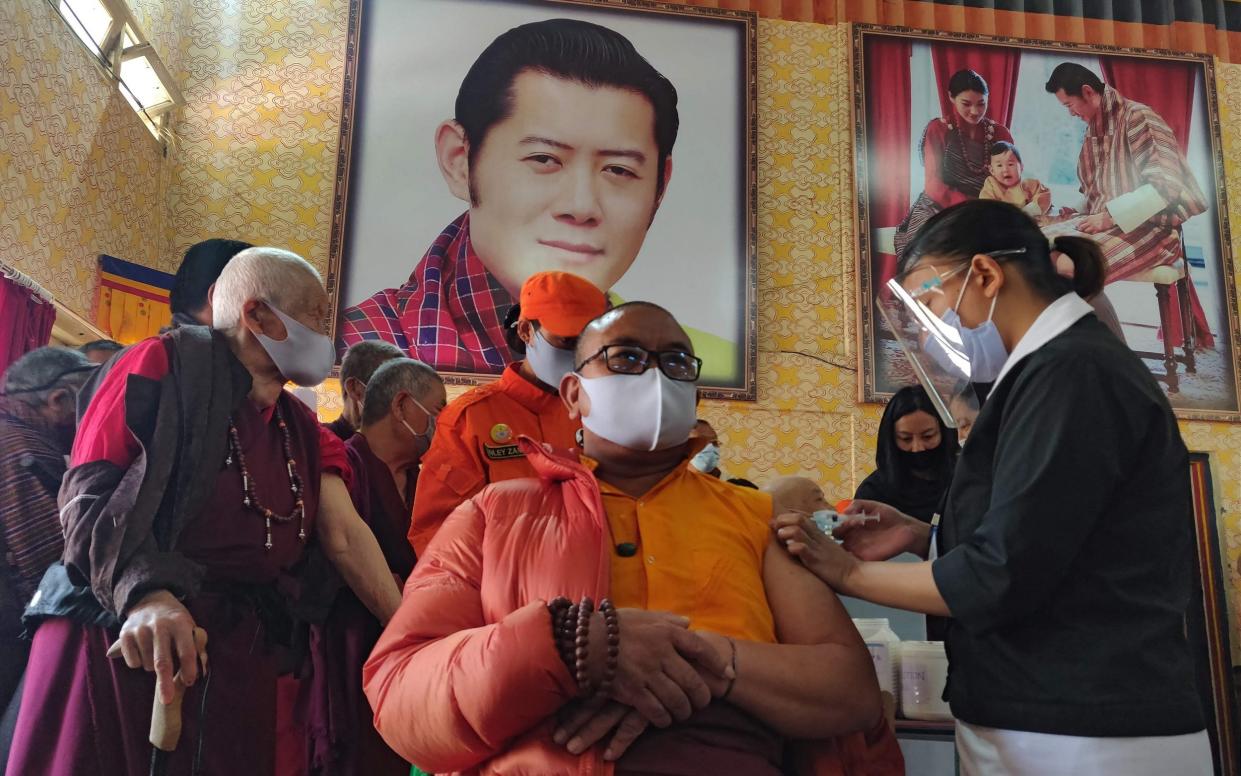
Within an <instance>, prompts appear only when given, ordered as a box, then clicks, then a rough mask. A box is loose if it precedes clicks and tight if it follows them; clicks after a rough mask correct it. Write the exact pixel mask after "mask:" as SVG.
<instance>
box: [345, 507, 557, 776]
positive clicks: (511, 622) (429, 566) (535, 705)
mask: <svg viewBox="0 0 1241 776" xmlns="http://www.w3.org/2000/svg"><path fill="white" fill-rule="evenodd" d="M483 523H484V518H483V515H482V513H481V511H480V510H479V508H478V507H477V506H476V504H475V503H474V501H467V502H465V503H464V504H462V505H461V506H460V507H458V508H457V509H456V510H455V511H454V512H453V513H452V514H451V515H450V516H449V517H448V519H447V520H446V521H445V522H444V525H443V527H441V528H440V530H439V531H438V532H437V533H436V536H435V539H433V540H432V542H431V544H430V545H429V546H428V547H427V550H426V552H425V554H424V555H423V556H422V557H421V558H420V559H419V563H418V565H417V567H416V568H415V569H414V573H413V576H411V577H410V580H409V582H408V583H407V584H406V587H405V596H404V599H403V600H402V601H401V605H400V607H399V608H398V610H397V612H396V616H394V617H393V618H392V622H391V623H390V624H389V625H388V628H387V629H386V630H385V631H384V634H383V635H382V636H381V637H380V639H379V643H378V644H376V646H375V650H374V652H372V653H371V657H370V659H369V660H368V661H367V663H366V667H365V668H364V669H363V675H362V678H363V687H364V689H365V691H366V696H367V698H368V699H369V700H370V703H371V707H372V708H373V709H374V710H375V727H376V729H377V730H378V731H379V733H380V735H382V736H383V738H384V740H385V741H387V742H388V745H389V746H391V747H392V748H393V749H394V750H395V751H396V752H397V753H399V754H400V755H401V756H402V757H404V758H406V759H407V760H410V761H411V762H414V763H417V764H418V766H419V767H421V768H423V769H425V770H428V771H432V772H437V773H443V772H449V771H459V770H464V769H467V768H470V767H472V766H474V765H477V764H478V763H481V762H483V761H485V760H487V759H489V758H490V757H493V756H494V755H496V754H497V753H499V752H501V751H503V750H504V749H505V748H506V747H507V746H508V745H509V743H510V742H511V741H512V739H514V738H516V737H517V736H519V735H521V734H522V733H524V732H526V731H528V730H529V729H530V728H532V727H534V726H535V725H537V724H538V723H540V722H542V721H543V720H545V719H547V718H548V717H549V716H550V715H552V714H553V713H554V712H556V711H557V710H558V709H560V707H562V706H563V705H564V704H565V703H566V702H567V701H569V700H570V699H571V698H572V697H573V696H575V695H576V693H577V686H576V683H575V682H574V680H573V677H572V676H571V675H570V674H569V672H568V669H566V668H565V666H564V663H562V662H561V660H560V657H559V655H558V653H557V652H556V647H555V642H554V641H553V639H552V624H551V615H550V614H549V613H548V610H547V605H546V604H545V603H544V602H532V603H530V604H529V605H527V606H524V607H522V608H520V609H518V610H516V611H514V612H511V613H510V614H508V615H506V616H504V617H503V618H502V619H500V620H499V621H498V622H495V623H491V624H487V623H486V621H485V619H484V617H483V609H482V598H481V595H480V592H479V584H480V582H481V579H482V545H483Z"/></svg>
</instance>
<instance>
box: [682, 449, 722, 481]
mask: <svg viewBox="0 0 1241 776" xmlns="http://www.w3.org/2000/svg"><path fill="white" fill-rule="evenodd" d="M689 465H690V466H693V467H694V468H695V469H697V470H698V471H700V472H702V473H703V474H707V473H709V472H713V471H715V470H716V468H717V467H719V465H720V446H719V445H717V444H716V443H714V442H711V443H709V444H708V445H707V446H706V447H704V448H702V449H701V450H699V451H698V455H695V456H694V457H693V458H691V459H689Z"/></svg>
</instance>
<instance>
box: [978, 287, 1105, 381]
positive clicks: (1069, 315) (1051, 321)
mask: <svg viewBox="0 0 1241 776" xmlns="http://www.w3.org/2000/svg"><path fill="white" fill-rule="evenodd" d="M1092 312H1094V308H1093V307H1091V306H1090V303H1089V302H1087V301H1086V300H1085V299H1082V298H1081V297H1080V296H1078V295H1077V294H1074V293H1068V294H1065V295H1064V296H1062V297H1060V298H1059V299H1057V300H1056V301H1054V302H1052V303H1051V304H1049V305H1047V308H1046V309H1045V310H1043V312H1041V313H1039V316H1038V317H1037V318H1035V319H1034V323H1032V324H1031V325H1030V328H1029V329H1027V330H1026V333H1025V335H1023V336H1022V338H1021V340H1020V341H1019V342H1018V343H1017V346H1016V347H1015V348H1013V352H1012V353H1010V354H1009V356H1008V360H1007V361H1005V362H1004V366H1003V367H1001V368H1000V374H999V376H998V377H996V378H995V383H993V384H992V387H991V390H995V386H997V385H999V384H1000V381H1002V380H1003V379H1004V377H1005V375H1007V374H1008V373H1009V371H1010V370H1011V369H1012V368H1013V367H1015V366H1017V364H1018V363H1019V362H1020V361H1021V360H1022V359H1023V358H1025V357H1026V356H1028V355H1030V354H1031V353H1033V352H1034V351H1036V350H1038V349H1039V348H1041V347H1043V346H1044V345H1046V344H1047V343H1048V342H1051V341H1052V340H1053V339H1055V338H1056V337H1059V336H1060V335H1061V334H1063V333H1064V332H1066V331H1068V329H1069V327H1070V326H1072V325H1073V324H1075V323H1077V322H1078V321H1080V320H1081V319H1082V318H1084V317H1086V316H1087V315H1089V314H1090V313H1092Z"/></svg>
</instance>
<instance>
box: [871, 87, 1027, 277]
mask: <svg viewBox="0 0 1241 776" xmlns="http://www.w3.org/2000/svg"><path fill="white" fill-rule="evenodd" d="M988 93H989V90H988V88H987V82H986V80H985V79H983V77H982V76H980V75H979V74H978V73H976V72H974V71H973V70H958V71H957V72H956V73H953V75H952V78H950V79H949V80H948V97H949V98H950V100H951V104H952V115H951V116H948V117H947V118H935V119H931V121H930V123H929V124H927V125H926V129H924V130H923V131H922V142H921V144H920V145H919V148H920V151H921V155H922V164H923V168H924V169H925V171H926V174H925V179H926V180H925V183H924V184H923V188H922V193H921V194H920V195H918V198H917V199H916V200H915V201H914V203H913V206H912V207H911V208H910V209H909V215H907V216H905V220H904V221H902V222H901V224H900V226H898V227H897V228H896V236H895V238H894V241H895V245H896V255H897V258H898V260H899V259H900V258H901V257H902V256H904V254H905V246H906V245H907V244H908V243H909V241H910V240H911V239H912V238H913V236H914V235H915V234H917V232H918V230H919V229H921V228H922V225H923V224H925V223H926V222H927V220H928V219H929V218H930V217H931V216H933V215H935V214H936V213H938V212H939V211H941V210H943V209H944V208H946V207H950V206H952V205H955V204H957V203H959V202H965V201H966V200H970V199H977V198H978V192H979V191H981V190H982V185H983V183H985V182H986V180H987V176H988V174H989V170H988V165H989V163H990V161H991V158H990V151H991V144H992V143H994V142H996V141H997V140H1004V141H1007V142H1009V143H1011V142H1013V135H1012V133H1011V132H1009V131H1008V127H1006V126H1004V125H1003V124H1000V123H998V122H996V121H993V120H991V119H989V118H987V97H988Z"/></svg>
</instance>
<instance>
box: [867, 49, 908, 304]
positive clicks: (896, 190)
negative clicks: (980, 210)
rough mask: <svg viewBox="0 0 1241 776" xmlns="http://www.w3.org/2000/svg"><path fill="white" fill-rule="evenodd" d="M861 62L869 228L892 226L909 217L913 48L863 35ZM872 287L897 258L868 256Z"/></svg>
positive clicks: (887, 273)
mask: <svg viewBox="0 0 1241 776" xmlns="http://www.w3.org/2000/svg"><path fill="white" fill-rule="evenodd" d="M865 45H866V49H865V51H864V52H863V53H864V55H865V60H866V65H865V67H866V72H865V77H866V134H867V150H866V163H867V170H866V174H867V176H868V178H869V180H868V181H867V186H868V190H869V197H868V201H869V203H870V226H871V228H872V229H882V228H884V227H895V226H896V225H898V224H899V223H900V222H901V221H903V220H905V215H906V214H907V213H909V148H910V145H911V143H910V138H911V132H912V128H911V126H910V115H909V114H910V74H909V58H910V54H911V53H912V51H913V43H912V42H911V41H910V40H908V39H905V38H885V37H874V36H868V37H867V38H866V43H865ZM871 254H872V261H873V262H874V265H873V266H872V267H871V269H872V277H873V278H874V283H875V286H876V287H880V286H882V284H883V283H886V282H887V280H888V278H890V277H892V275H894V274H895V273H896V256H894V255H892V254H887V253H879V252H878V251H872V252H871Z"/></svg>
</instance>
